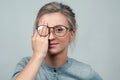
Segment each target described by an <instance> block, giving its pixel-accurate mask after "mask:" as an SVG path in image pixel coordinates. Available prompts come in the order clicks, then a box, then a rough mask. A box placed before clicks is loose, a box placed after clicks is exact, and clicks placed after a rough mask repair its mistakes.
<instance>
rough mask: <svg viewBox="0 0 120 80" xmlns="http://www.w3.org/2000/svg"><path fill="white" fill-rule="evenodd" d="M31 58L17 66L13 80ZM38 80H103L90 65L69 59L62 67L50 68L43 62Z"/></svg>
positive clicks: (25, 59) (23, 60)
mask: <svg viewBox="0 0 120 80" xmlns="http://www.w3.org/2000/svg"><path fill="white" fill-rule="evenodd" d="M30 58H31V57H25V58H23V59H22V60H21V61H20V62H19V63H18V64H17V65H16V69H15V72H14V74H13V76H12V80H14V78H15V77H16V76H17V75H18V74H19V73H20V72H21V71H22V69H23V68H24V67H25V66H26V65H27V63H28V62H29V60H30ZM36 80H102V78H101V77H100V76H99V75H98V73H96V72H95V71H94V70H93V69H92V68H91V66H90V65H88V64H85V63H82V62H78V61H77V60H75V59H72V58H68V62H67V63H66V64H65V65H63V66H61V67H51V66H48V65H47V64H46V62H45V60H43V62H42V65H41V68H40V69H39V72H38V74H37V76H36Z"/></svg>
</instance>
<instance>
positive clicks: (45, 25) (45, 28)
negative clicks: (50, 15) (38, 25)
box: [41, 22, 48, 36]
mask: <svg viewBox="0 0 120 80" xmlns="http://www.w3.org/2000/svg"><path fill="white" fill-rule="evenodd" d="M47 32H48V28H47V23H46V22H44V27H43V29H42V33H41V35H44V36H47V35H48V33H47Z"/></svg>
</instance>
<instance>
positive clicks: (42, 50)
mask: <svg viewBox="0 0 120 80" xmlns="http://www.w3.org/2000/svg"><path fill="white" fill-rule="evenodd" d="M40 25H45V26H43V28H41V29H39V30H36V31H35V33H34V35H33V37H32V49H33V55H34V56H36V57H39V58H45V56H46V54H47V51H48V35H46V33H48V32H47V31H48V28H47V23H46V22H44V21H42V22H41V23H40ZM40 35H46V36H40Z"/></svg>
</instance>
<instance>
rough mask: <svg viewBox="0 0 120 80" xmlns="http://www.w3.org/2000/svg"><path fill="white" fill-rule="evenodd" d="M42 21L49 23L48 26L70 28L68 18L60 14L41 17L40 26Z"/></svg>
mask: <svg viewBox="0 0 120 80" xmlns="http://www.w3.org/2000/svg"><path fill="white" fill-rule="evenodd" d="M41 21H45V22H47V24H48V26H51V27H52V26H56V25H64V26H69V23H68V20H67V17H66V16H65V15H63V14H61V13H59V12H56V13H49V14H44V15H42V16H41V17H40V19H39V21H38V25H40V22H41Z"/></svg>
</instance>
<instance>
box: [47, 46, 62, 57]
mask: <svg viewBox="0 0 120 80" xmlns="http://www.w3.org/2000/svg"><path fill="white" fill-rule="evenodd" d="M60 52H61V51H60V50H58V49H55V48H51V49H48V54H50V55H57V54H59V53H60Z"/></svg>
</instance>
